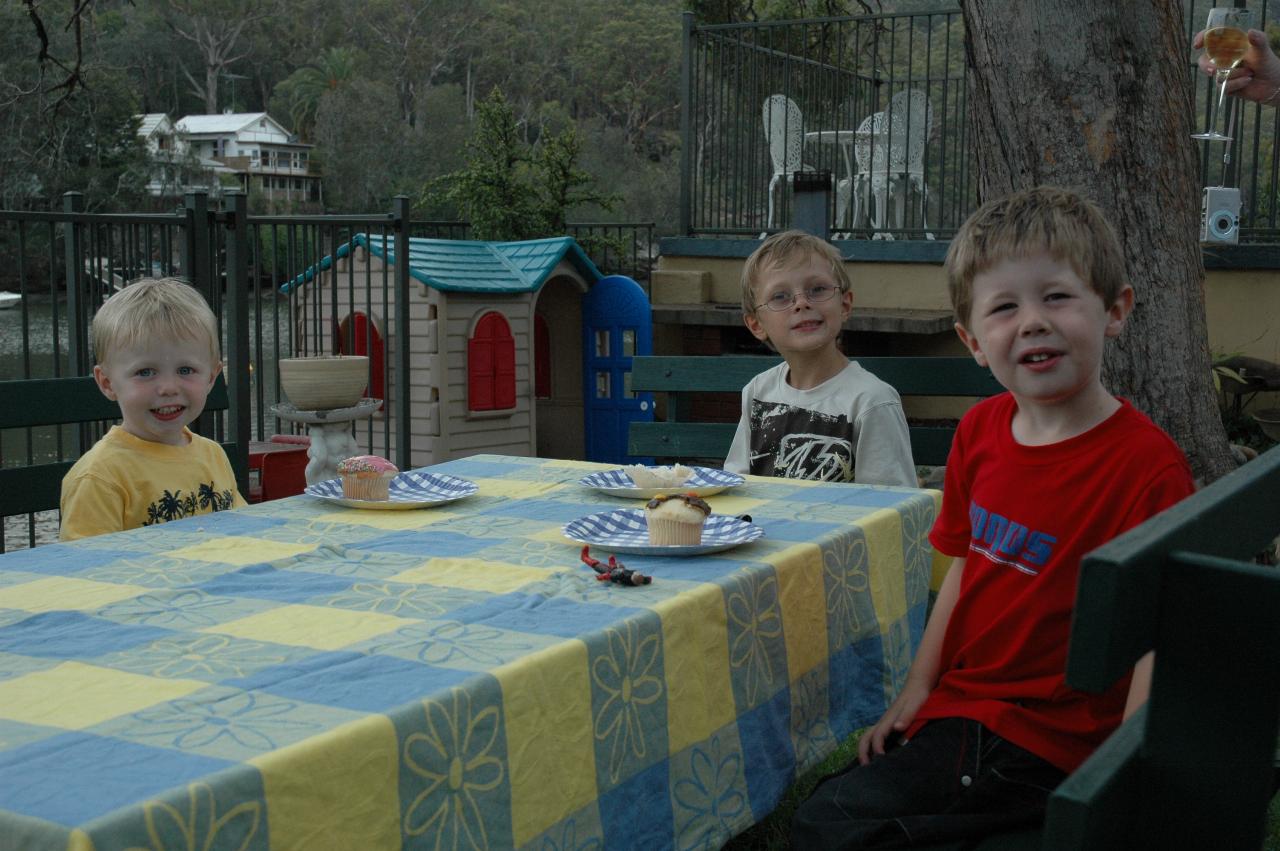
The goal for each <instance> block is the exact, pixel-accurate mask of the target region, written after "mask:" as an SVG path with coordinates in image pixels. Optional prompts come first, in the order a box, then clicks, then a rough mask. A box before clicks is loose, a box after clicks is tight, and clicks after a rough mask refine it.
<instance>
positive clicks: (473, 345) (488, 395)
mask: <svg viewBox="0 0 1280 851" xmlns="http://www.w3.org/2000/svg"><path fill="white" fill-rule="evenodd" d="M481 324H482V325H483V323H481ZM481 330H482V329H481V328H476V334H475V336H473V337H472V338H471V340H470V342H468V343H467V407H468V408H470V409H471V410H473V411H492V410H493V340H491V339H489V338H488V337H482V336H481V334H480V332H481Z"/></svg>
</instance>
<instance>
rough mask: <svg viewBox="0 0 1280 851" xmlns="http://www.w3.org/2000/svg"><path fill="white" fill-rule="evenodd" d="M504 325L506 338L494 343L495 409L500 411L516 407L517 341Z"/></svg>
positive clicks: (503, 329)
mask: <svg viewBox="0 0 1280 851" xmlns="http://www.w3.org/2000/svg"><path fill="white" fill-rule="evenodd" d="M502 325H503V327H502V331H503V332H505V334H506V336H505V337H498V338H496V339H495V340H494V341H493V355H494V358H493V360H494V375H493V407H494V409H495V410H499V411H501V410H505V409H507V408H514V407H515V406H516V341H515V339H514V338H513V337H512V336H511V330H510V329H509V328H508V327H507V324H506V323H505V322H504V323H502Z"/></svg>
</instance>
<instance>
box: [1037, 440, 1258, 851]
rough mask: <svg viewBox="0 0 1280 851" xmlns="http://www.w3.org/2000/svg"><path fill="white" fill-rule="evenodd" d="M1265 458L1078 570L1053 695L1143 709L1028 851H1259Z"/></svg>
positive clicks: (1077, 782)
mask: <svg viewBox="0 0 1280 851" xmlns="http://www.w3.org/2000/svg"><path fill="white" fill-rule="evenodd" d="M1278 533H1280V447H1276V448H1273V449H1271V450H1270V451H1268V452H1266V453H1264V454H1263V455H1262V456H1260V457H1259V458H1257V459H1256V460H1254V461H1250V462H1249V463H1247V464H1245V465H1244V466H1243V467H1241V468H1240V469H1238V470H1236V471H1234V472H1233V473H1231V474H1230V475H1227V476H1224V477H1223V478H1221V479H1219V480H1218V481H1216V482H1214V483H1213V484H1211V485H1209V486H1208V487H1206V488H1204V489H1202V490H1200V491H1198V492H1197V493H1195V494H1193V495H1192V496H1191V497H1189V498H1187V499H1186V500H1184V501H1182V502H1181V503H1179V504H1178V505H1176V506H1174V507H1173V508H1170V509H1169V510H1168V511H1165V512H1163V513H1162V514H1160V515H1158V516H1157V517H1153V518H1152V519H1151V520H1149V521H1147V522H1146V523H1144V524H1142V525H1141V526H1138V527H1137V528H1135V529H1132V530H1130V531H1129V532H1127V533H1126V534H1124V535H1122V536H1120V537H1119V538H1116V539H1115V540H1114V541H1111V542H1110V543H1108V544H1106V545H1104V546H1102V547H1100V548H1098V549H1097V550H1095V551H1094V552H1092V553H1091V554H1090V555H1089V556H1087V557H1086V558H1085V560H1084V562H1083V563H1082V565H1081V574H1080V584H1079V588H1078V591H1077V597H1076V611H1075V619H1074V622H1073V624H1072V629H1071V648H1070V656H1069V659H1068V662H1067V680H1068V682H1069V683H1070V684H1071V685H1072V686H1074V687H1075V688H1079V689H1082V690H1085V691H1095V692H1096V691H1102V690H1104V689H1105V688H1107V686H1108V685H1110V684H1111V683H1112V682H1114V681H1115V680H1116V679H1117V678H1118V677H1120V676H1123V675H1124V673H1125V672H1127V671H1128V670H1129V669H1130V668H1131V667H1132V666H1133V664H1134V662H1136V661H1137V660H1138V659H1139V658H1140V657H1141V656H1142V655H1143V654H1145V653H1146V652H1147V651H1148V650H1153V649H1154V650H1155V651H1156V664H1155V671H1154V675H1153V682H1152V689H1151V697H1150V700H1149V701H1148V703H1147V706H1146V707H1145V708H1144V709H1143V710H1141V711H1140V712H1138V713H1136V714H1135V715H1134V716H1133V717H1132V718H1130V719H1129V721H1128V722H1126V723H1125V724H1124V725H1123V726H1122V727H1121V728H1120V729H1119V730H1117V731H1116V733H1115V734H1114V735H1112V736H1111V738H1109V739H1108V740H1107V741H1106V742H1105V743H1104V744H1103V745H1102V747H1101V748H1099V749H1098V751H1097V752H1096V753H1095V754H1094V755H1093V756H1092V757H1091V758H1090V759H1089V760H1088V761H1086V762H1085V763H1084V765H1082V766H1080V768H1079V769H1077V770H1076V771H1075V773H1073V774H1072V775H1071V776H1070V777H1069V778H1067V780H1066V781H1064V782H1063V784H1062V785H1061V786H1060V787H1059V788H1058V790H1057V791H1056V792H1055V793H1054V794H1053V796H1052V797H1051V798H1050V801H1049V812H1048V819H1047V821H1046V823H1045V830H1044V839H1043V845H1042V847H1043V848H1044V849H1046V851H1057V849H1085V848H1087V849H1091V851H1092V849H1097V851H1108V849H1122V848H1123V849H1131V848H1215V849H1217V848H1242V849H1244V848H1247V849H1251V851H1253V849H1258V848H1261V847H1262V841H1263V835H1264V832H1265V830H1266V811H1267V805H1268V802H1269V801H1270V799H1271V797H1272V791H1273V777H1274V773H1273V767H1274V756H1275V749H1276V730H1277V728H1278V727H1280V568H1276V567H1265V566H1259V565H1256V564H1253V563H1252V561H1251V560H1252V557H1253V555H1254V554H1255V553H1258V552H1262V551H1263V550H1265V549H1266V548H1267V547H1268V546H1270V545H1271V543H1272V541H1273V540H1274V539H1275V537H1276V535H1277V534H1278Z"/></svg>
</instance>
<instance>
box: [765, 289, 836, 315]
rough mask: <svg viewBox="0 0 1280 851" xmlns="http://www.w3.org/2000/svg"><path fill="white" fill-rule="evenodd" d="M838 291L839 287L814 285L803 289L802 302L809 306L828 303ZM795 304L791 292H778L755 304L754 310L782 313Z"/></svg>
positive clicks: (794, 298)
mask: <svg viewBox="0 0 1280 851" xmlns="http://www.w3.org/2000/svg"><path fill="white" fill-rule="evenodd" d="M840 291H841V290H840V288H839V287H833V286H832V285H831V284H814V285H813V286H811V287H805V288H804V300H805V301H807V302H809V304H821V303H822V302H824V301H830V300H831V299H832V298H834V297H835V294H836V293H838V292H840ZM795 304H796V294H795V293H793V292H791V290H779V291H778V292H776V293H774V294H773V295H771V296H769V297H768V298H767V299H765V300H764V301H762V302H760V303H759V304H757V305H756V306H755V309H756V310H759V309H760V308H762V307H767V308H769V309H770V310H774V311H782V310H790V309H791V308H793V307H795Z"/></svg>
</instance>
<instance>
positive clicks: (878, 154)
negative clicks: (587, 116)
mask: <svg viewBox="0 0 1280 851" xmlns="http://www.w3.org/2000/svg"><path fill="white" fill-rule="evenodd" d="M1212 5H1214V2H1213V0H1182V10H1183V22H1184V28H1185V31H1186V44H1187V52H1186V61H1187V62H1188V63H1189V64H1190V65H1192V66H1194V64H1195V62H1196V59H1197V52H1196V51H1192V50H1191V48H1190V45H1191V39H1192V36H1193V35H1194V34H1195V32H1196V31H1198V30H1199V29H1201V28H1202V27H1203V25H1204V23H1203V22H1204V20H1205V18H1206V15H1207V10H1208V9H1209V8H1210V7H1211V6H1212ZM1247 5H1248V6H1249V7H1250V8H1252V9H1255V10H1256V12H1257V14H1258V17H1259V20H1261V21H1266V20H1267V15H1268V3H1267V0H1250V2H1249V3H1248V4H1247ZM684 32H685V36H684V74H683V85H684V90H685V97H684V114H683V118H682V132H683V138H684V150H685V152H686V156H685V158H684V163H683V173H682V175H681V198H680V227H681V232H682V233H684V234H688V235H694V236H720V237H726V236H727V237H756V236H758V235H760V234H761V233H762V232H763V231H766V230H777V229H780V228H783V227H786V226H789V225H790V223H791V222H792V210H791V192H790V191H788V186H789V183H788V178H787V177H786V176H785V173H786V172H788V171H792V170H794V167H795V162H794V159H793V160H792V162H791V163H790V164H788V163H787V162H786V161H785V158H784V159H782V160H779V158H778V155H779V154H781V153H783V152H784V151H785V149H784V148H783V147H782V143H779V144H775V146H774V147H775V154H774V155H771V151H770V147H771V146H770V136H771V135H772V136H774V137H775V141H776V140H777V139H782V140H785V139H786V138H788V137H791V139H792V142H791V144H793V145H794V144H795V140H796V138H797V137H798V138H799V139H802V140H803V142H801V143H800V152H801V156H800V160H801V162H802V165H801V167H800V168H801V170H806V171H808V170H814V171H820V172H828V173H829V174H830V175H831V178H830V180H831V186H832V192H831V207H830V218H831V222H832V229H833V230H834V231H846V232H849V234H850V235H851V236H853V237H855V238H857V237H871V236H878V235H884V234H886V233H891V234H892V235H894V236H898V237H906V238H921V237H923V236H925V235H926V234H928V235H930V236H937V237H942V238H945V237H947V236H949V235H950V234H951V233H953V232H954V231H955V229H956V228H957V227H958V226H959V225H960V223H961V222H962V221H963V220H964V218H965V216H967V215H968V214H969V212H970V211H971V210H972V209H973V207H974V205H975V201H976V194H977V192H976V190H977V179H976V178H977V175H976V173H975V158H974V153H973V147H972V140H971V138H970V131H969V123H968V116H967V104H966V100H965V98H966V90H967V89H966V83H967V75H968V71H967V69H966V66H965V50H964V22H963V19H962V17H961V14H960V11H959V9H958V8H956V7H949V8H942V9H938V10H935V11H925V12H917V13H913V14H882V15H867V16H860V17H843V18H820V19H810V20H795V21H770V22H760V23H747V24H716V25H705V26H695V25H694V24H693V23H692V17H691V16H688V15H686V18H685V29H684ZM1191 79H1192V92H1191V93H1190V94H1191V97H1189V98H1188V100H1187V103H1188V104H1189V105H1192V106H1193V108H1194V110H1195V112H1194V115H1193V118H1192V124H1193V125H1194V126H1196V127H1199V126H1201V125H1203V124H1205V122H1207V120H1208V109H1209V104H1210V103H1211V101H1212V98H1213V95H1214V90H1213V85H1212V81H1211V80H1209V79H1208V78H1207V77H1205V76H1204V75H1202V74H1199V73H1198V71H1197V72H1196V73H1194V74H1192V75H1191ZM913 93H915V94H913ZM779 95H780V96H782V97H785V98H786V99H787V101H789V102H790V103H791V104H793V105H794V106H793V108H792V111H791V112H789V113H788V112H784V111H781V110H775V111H774V112H773V113H770V112H769V110H768V108H767V107H766V101H767V99H769V98H771V97H772V96H779ZM912 97H914V98H917V99H922V100H924V101H927V103H928V105H929V109H928V114H927V115H925V114H924V113H922V112H919V111H909V110H906V109H902V108H900V107H897V106H895V107H894V108H892V109H891V108H890V105H891V104H904V102H905V100H906V99H907V98H912ZM1233 111H1234V112H1235V114H1236V118H1235V122H1236V123H1235V130H1236V132H1235V134H1234V135H1235V141H1234V142H1232V143H1231V146H1230V148H1231V157H1230V163H1229V164H1226V165H1224V162H1223V153H1224V149H1223V146H1222V145H1207V144H1201V150H1200V168H1201V178H1202V185H1205V186H1210V185H1238V186H1239V187H1240V188H1241V195H1242V210H1241V241H1242V242H1267V243H1276V242H1280V210H1278V209H1277V206H1278V205H1277V193H1278V191H1280V183H1278V181H1280V176H1278V175H1277V172H1278V171H1280V169H1278V168H1277V163H1278V162H1280V147H1277V145H1276V139H1277V137H1278V136H1280V110H1277V109H1274V108H1271V107H1265V108H1264V107H1261V106H1258V105H1256V104H1245V103H1239V104H1237V108H1236V109H1234V110H1233ZM877 113H880V114H881V115H882V118H881V119H873V118H871V116H875V115H876V114H877ZM888 114H892V115H893V116H894V117H893V118H892V119H887V118H884V117H883V116H886V115H888ZM922 116H923V118H924V120H921V119H922ZM877 121H879V122H880V123H879V124H877V123H876V122H877ZM864 122H865V123H864ZM890 122H891V123H890ZM796 124H798V126H795V125H796ZM885 125H888V126H885ZM860 127H862V128H865V130H864V132H862V133H861V134H857V133H855V131H857V130H858V129H859V128H860ZM873 127H880V131H879V132H875V131H873V130H872V128H873ZM816 131H827V132H825V133H823V134H820V135H819V134H818V133H817V132H816ZM831 131H838V132H831ZM890 139H894V140H896V141H897V142H898V143H902V144H905V145H906V146H907V148H908V149H909V148H910V147H911V144H912V142H911V140H914V144H915V147H916V152H915V153H916V154H917V156H915V157H914V161H915V162H916V169H917V170H918V173H919V175H918V179H917V180H916V181H915V182H914V183H907V182H906V181H893V180H888V179H887V178H888V176H889V174H890V172H891V171H893V169H891V168H890V167H889V166H888V165H887V161H888V159H889V158H890V157H889V156H888V155H890V154H891V149H892V147H893V145H891V144H890V142H889V140H890ZM904 140H905V141H904ZM1188 144H1193V143H1192V142H1191V141H1190V140H1188ZM1196 144H1198V143H1196ZM877 146H880V149H879V151H877V149H876V148H877ZM793 150H794V149H793ZM904 158H905V159H911V157H910V156H909V155H906V156H905V157H904ZM775 173H783V176H782V177H780V178H779V179H778V180H776V181H775V180H774V175H775ZM771 184H773V185H774V187H775V189H774V192H773V197H772V200H773V208H774V217H773V222H772V223H770V221H769V208H770V189H769V187H770V185H771ZM886 184H887V187H886V188H887V189H888V191H887V192H884V193H883V197H882V198H881V199H880V201H881V203H882V204H884V206H885V209H884V210H883V211H881V212H880V215H878V216H875V215H872V214H871V211H874V210H876V207H875V202H876V201H877V197H876V196H877V189H878V188H879V187H882V186H886ZM922 190H923V191H922ZM842 196H844V197H842ZM845 197H847V198H848V201H847V202H846V201H845V200H844V198H845ZM1197 200H1198V199H1197ZM869 208H870V209H869ZM842 214H843V217H842Z"/></svg>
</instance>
